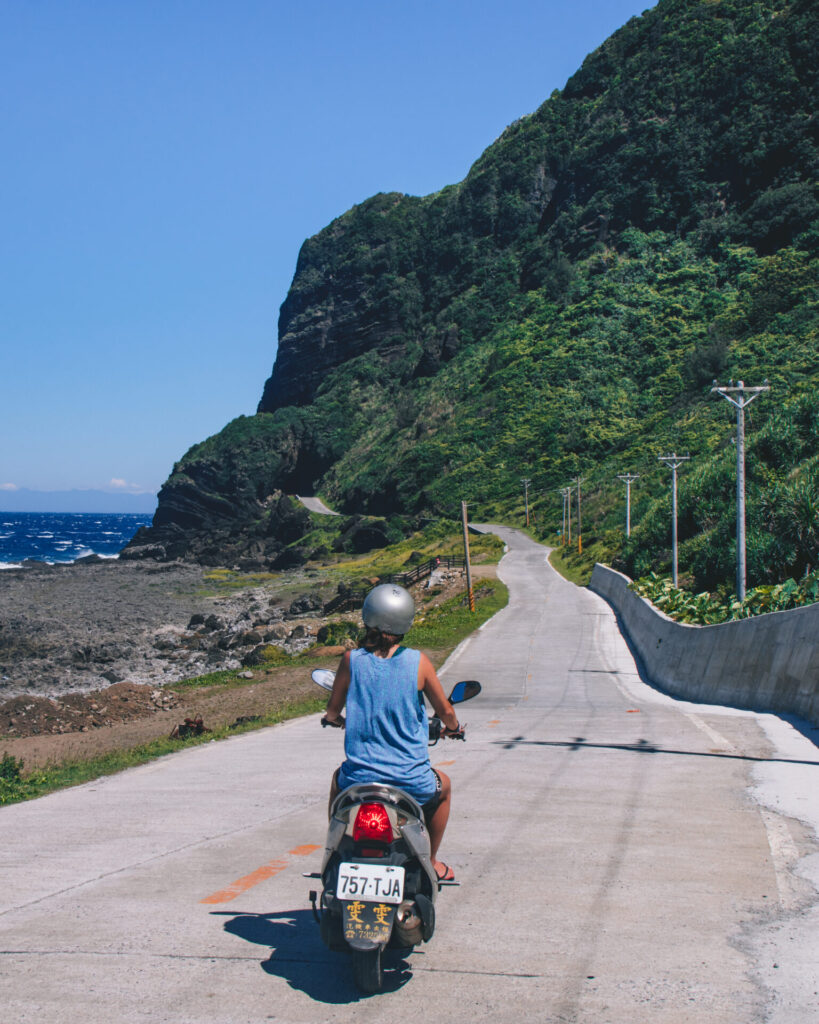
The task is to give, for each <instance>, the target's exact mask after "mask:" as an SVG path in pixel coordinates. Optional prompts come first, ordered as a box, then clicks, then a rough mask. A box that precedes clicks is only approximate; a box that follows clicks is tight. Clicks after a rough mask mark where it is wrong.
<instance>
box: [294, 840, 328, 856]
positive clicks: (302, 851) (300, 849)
mask: <svg viewBox="0 0 819 1024" xmlns="http://www.w3.org/2000/svg"><path fill="white" fill-rule="evenodd" d="M320 849H321V847H320V846H316V844H315V843H305V844H304V846H297V847H296V848H295V850H288V851H287V852H288V853H292V854H294V855H295V856H296V857H306V856H307V854H308V853H315V851H316V850H320Z"/></svg>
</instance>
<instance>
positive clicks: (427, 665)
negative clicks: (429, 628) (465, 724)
mask: <svg viewBox="0 0 819 1024" xmlns="http://www.w3.org/2000/svg"><path fill="white" fill-rule="evenodd" d="M418 685H419V688H420V689H421V690H423V691H424V695H425V696H426V698H427V700H428V701H429V702H430V704H431V705H432V710H433V711H434V712H435V714H436V715H437V716H438V717H439V718H440V719H441V721H442V722H443V723H444V725H445V726H446V727H447V729H449V731H450V732H455V731H456V730H457V729H458V716H457V715H456V714H455V709H454V708H453V707H452V705H451V704H450V703H449V701H448V700H447V699H446V696H445V694H444V688H443V687H442V686H441V681H440V679H439V678H438V675H437V673H436V672H435V669H434V668H433V665H432V662H431V661H430V660H429V658H428V657H427V656H426V654H424V653H423V652H422V653H421V661H420V663H419V665H418Z"/></svg>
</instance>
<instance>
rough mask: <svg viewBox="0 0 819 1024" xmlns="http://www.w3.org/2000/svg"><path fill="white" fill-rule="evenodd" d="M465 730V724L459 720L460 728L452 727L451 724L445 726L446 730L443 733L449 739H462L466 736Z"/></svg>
mask: <svg viewBox="0 0 819 1024" xmlns="http://www.w3.org/2000/svg"><path fill="white" fill-rule="evenodd" d="M465 730H466V726H465V725H461V723H460V722H458V728H457V729H450V728H449V726H444V731H443V733H442V734H441V735H442V736H445V737H446V739H448V740H462V739H465V738H466V737H465V736H464V732H465Z"/></svg>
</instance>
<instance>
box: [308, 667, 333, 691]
mask: <svg viewBox="0 0 819 1024" xmlns="http://www.w3.org/2000/svg"><path fill="white" fill-rule="evenodd" d="M335 677H336V674H335V672H331V671H330V669H329V668H314V669H313V671H312V672H311V673H310V678H311V679H312V680H313V682H314V683H316V684H317V685H318V686H320V687H321V688H322V689H323V690H332V688H333V680H334V679H335Z"/></svg>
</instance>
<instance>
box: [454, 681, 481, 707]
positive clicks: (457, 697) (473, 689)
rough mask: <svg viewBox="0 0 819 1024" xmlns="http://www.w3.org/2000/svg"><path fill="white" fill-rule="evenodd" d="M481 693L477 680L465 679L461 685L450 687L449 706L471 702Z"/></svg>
mask: <svg viewBox="0 0 819 1024" xmlns="http://www.w3.org/2000/svg"><path fill="white" fill-rule="evenodd" d="M480 692H481V684H480V683H479V682H478V680H477V679H465V680H464V681H463V682H461V683H456V684H455V685H454V686H453V687H452V693H450V695H449V703H450V704H463V702H464V701H465V700H472V698H473V697H477V696H478V694H479V693H480Z"/></svg>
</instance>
